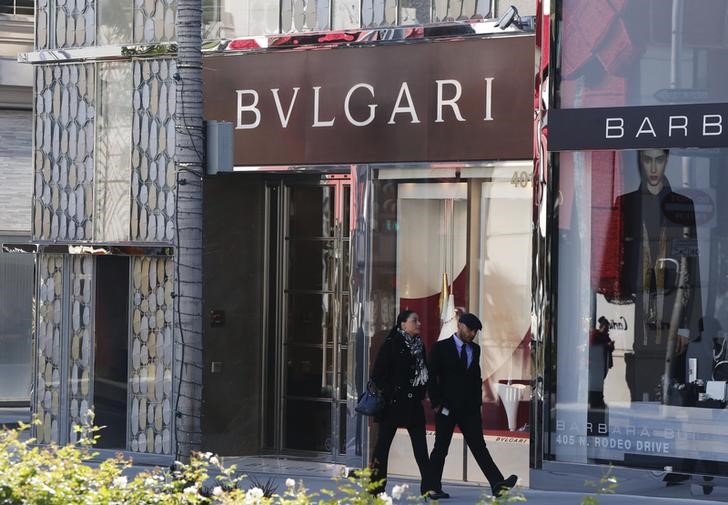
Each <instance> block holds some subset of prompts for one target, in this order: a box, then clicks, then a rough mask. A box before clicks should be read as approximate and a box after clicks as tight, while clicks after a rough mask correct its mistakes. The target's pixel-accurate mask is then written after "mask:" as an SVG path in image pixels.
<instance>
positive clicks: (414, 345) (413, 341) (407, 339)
mask: <svg viewBox="0 0 728 505" xmlns="http://www.w3.org/2000/svg"><path fill="white" fill-rule="evenodd" d="M399 333H400V335H402V336H403V337H404V343H405V344H406V345H407V348H408V349H409V351H410V353H411V354H412V356H413V357H414V358H415V363H416V365H417V366H416V367H415V371H414V375H413V376H412V377H411V378H410V384H411V385H412V386H424V385H426V384H427V379H428V373H427V365H426V364H425V348H424V345H423V343H422V338H420V336H419V335H410V334H409V333H407V332H406V331H404V330H399Z"/></svg>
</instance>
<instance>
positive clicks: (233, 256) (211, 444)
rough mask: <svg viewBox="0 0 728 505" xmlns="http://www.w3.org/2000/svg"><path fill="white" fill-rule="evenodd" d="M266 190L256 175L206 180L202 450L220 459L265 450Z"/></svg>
mask: <svg viewBox="0 0 728 505" xmlns="http://www.w3.org/2000/svg"><path fill="white" fill-rule="evenodd" d="M264 190H265V186H264V183H263V181H262V180H261V179H260V178H258V177H256V176H252V177H251V176H240V174H235V175H228V176H218V177H211V178H208V179H207V180H206V182H205V202H206V203H205V239H206V240H205V243H206V244H205V252H204V271H205V278H206V279H210V280H211V281H210V282H206V283H205V286H204V296H203V299H204V310H203V313H204V314H206V315H207V316H206V318H205V337H204V348H205V352H204V361H205V370H204V373H203V384H204V386H205V393H204V395H205V400H204V404H203V411H202V428H203V447H204V448H205V450H209V451H213V452H217V453H219V454H222V455H242V454H254V453H256V452H257V451H258V449H259V448H260V446H261V442H260V437H259V433H260V428H261V426H260V423H261V367H262V343H263V340H264V338H263V337H264V335H263V331H262V328H263V320H262V318H263V311H262V308H263V303H262V293H263V289H262V288H263V283H264V261H263V260H264V258H263V255H264V251H263V247H262V244H263V241H264V194H265V191H264ZM230 202H235V205H231V204H230ZM250 300H255V301H256V303H250V302H249V301H250ZM213 310H216V311H220V310H221V311H224V317H225V322H224V325H222V326H213V325H212V324H211V321H210V313H211V311H213ZM213 362H215V363H217V364H216V366H221V369H220V371H219V372H213V371H212V364H213ZM231 391H234V394H230V392H231Z"/></svg>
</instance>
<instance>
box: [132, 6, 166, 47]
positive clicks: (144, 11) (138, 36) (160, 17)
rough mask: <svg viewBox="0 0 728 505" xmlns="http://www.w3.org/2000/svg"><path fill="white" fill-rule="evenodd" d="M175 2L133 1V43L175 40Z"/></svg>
mask: <svg viewBox="0 0 728 505" xmlns="http://www.w3.org/2000/svg"><path fill="white" fill-rule="evenodd" d="M175 5H176V2H175V0H135V5H134V42H136V43H147V44H148V43H150V42H172V41H174V40H175V37H176V35H175V26H174V24H175V14H176V11H175Z"/></svg>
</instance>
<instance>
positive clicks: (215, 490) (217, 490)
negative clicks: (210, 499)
mask: <svg viewBox="0 0 728 505" xmlns="http://www.w3.org/2000/svg"><path fill="white" fill-rule="evenodd" d="M220 495H222V488H221V487H220V486H215V487H214V488H212V496H220Z"/></svg>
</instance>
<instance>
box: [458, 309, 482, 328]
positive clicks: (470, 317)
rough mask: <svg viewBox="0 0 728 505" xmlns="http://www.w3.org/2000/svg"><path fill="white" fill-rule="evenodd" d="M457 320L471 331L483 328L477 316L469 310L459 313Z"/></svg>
mask: <svg viewBox="0 0 728 505" xmlns="http://www.w3.org/2000/svg"><path fill="white" fill-rule="evenodd" d="M459 321H460V322H461V323H463V324H464V325H465V326H467V327H468V328H470V329H471V330H473V331H478V330H481V329H482V328H483V323H481V322H480V319H478V316H476V315H475V314H471V313H470V312H465V313H464V314H461V315H460V319H459Z"/></svg>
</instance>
